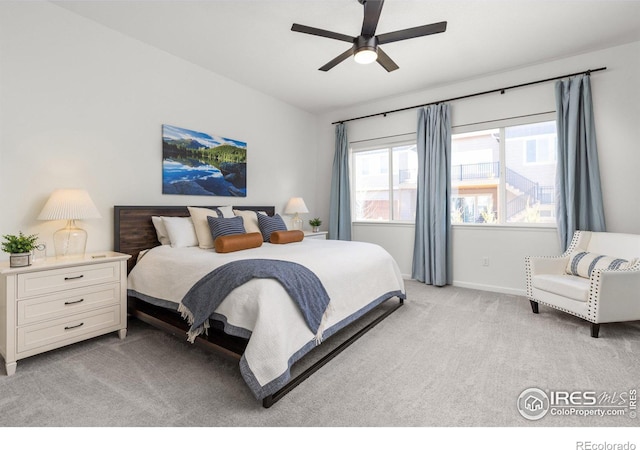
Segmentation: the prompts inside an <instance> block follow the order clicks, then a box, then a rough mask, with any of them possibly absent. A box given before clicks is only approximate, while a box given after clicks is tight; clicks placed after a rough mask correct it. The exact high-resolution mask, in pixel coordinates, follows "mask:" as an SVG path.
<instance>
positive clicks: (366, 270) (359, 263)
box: [128, 239, 404, 399]
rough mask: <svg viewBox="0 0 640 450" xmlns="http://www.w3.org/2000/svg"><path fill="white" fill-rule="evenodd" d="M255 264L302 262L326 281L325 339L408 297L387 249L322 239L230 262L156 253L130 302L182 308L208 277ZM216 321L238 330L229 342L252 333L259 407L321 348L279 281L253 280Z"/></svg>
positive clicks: (265, 248)
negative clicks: (233, 265)
mask: <svg viewBox="0 0 640 450" xmlns="http://www.w3.org/2000/svg"><path fill="white" fill-rule="evenodd" d="M248 258H263V259H280V260H287V261H293V262H297V263H299V264H302V265H304V266H306V267H308V268H309V269H311V270H312V271H313V272H314V273H315V274H316V275H317V276H318V278H320V280H321V281H322V284H323V285H324V287H325V289H326V291H327V293H328V294H329V297H330V299H331V302H330V305H329V308H328V309H327V316H326V318H325V324H324V330H325V337H326V336H328V335H330V334H333V333H334V332H335V331H337V329H339V328H341V327H343V326H345V325H346V324H347V323H349V322H350V321H352V320H353V319H354V318H357V317H355V316H358V314H357V313H358V312H360V311H361V310H362V309H363V308H365V309H366V307H367V306H368V305H369V304H371V303H372V302H375V301H380V300H381V299H383V298H388V297H390V296H393V295H397V294H398V293H401V294H402V296H404V282H403V279H402V276H401V274H400V270H399V268H398V266H397V264H396V262H395V261H394V259H393V258H392V257H391V256H390V255H389V253H387V252H386V251H385V250H384V249H383V248H381V247H380V246H378V245H374V244H368V243H363V242H346V241H333V240H327V241H325V240H317V239H305V240H303V241H302V242H296V243H290V244H285V245H276V244H269V243H265V244H263V245H262V247H259V248H255V249H250V250H243V251H238V252H233V253H224V254H223V253H216V252H215V251H213V250H202V249H199V248H197V247H188V248H172V247H170V246H168V245H163V246H159V247H155V248H153V249H151V250H150V251H149V252H147V253H146V254H145V255H144V256H143V257H142V258H141V259H140V260H139V261H138V263H137V264H136V266H135V267H134V268H133V270H132V271H131V273H130V274H129V279H128V289H129V294H130V295H133V296H139V297H140V298H142V299H145V298H148V297H150V298H153V299H160V300H165V301H169V302H175V303H176V304H179V303H180V301H181V300H182V298H183V297H184V295H185V294H186V293H187V292H188V291H189V289H190V288H191V286H193V284H194V283H196V282H197V281H198V280H199V279H200V278H202V277H203V276H204V275H206V274H207V273H209V272H211V271H212V270H213V269H215V268H216V267H219V266H221V265H223V264H226V263H228V262H231V261H235V260H238V259H248ZM139 294H141V295H139ZM216 313H217V315H219V316H223V317H224V319H225V320H226V322H227V324H228V325H231V326H229V327H228V329H226V330H225V331H227V332H229V333H230V334H240V335H242V334H243V333H238V329H240V330H248V331H250V338H249V342H248V345H247V348H246V350H245V353H244V355H243V358H242V361H241V370H242V375H243V377H244V379H245V381H246V382H247V384H248V385H249V387H250V388H251V389H252V391H253V393H254V395H255V396H256V397H257V398H258V399H261V398H264V397H266V396H268V395H270V394H272V393H274V392H275V391H277V390H278V389H279V388H280V387H282V386H283V385H284V384H286V381H287V380H288V379H289V369H290V367H291V365H292V364H293V363H294V362H295V361H296V360H297V359H299V358H300V357H301V356H302V355H303V354H304V353H306V352H308V351H309V350H310V349H311V348H313V345H315V341H314V338H315V335H314V334H313V333H312V332H311V330H310V329H309V328H308V326H307V325H306V323H305V321H304V319H303V317H302V314H301V313H300V311H299V310H298V308H297V306H296V305H295V303H294V302H293V301H292V300H291V298H290V297H289V295H288V294H287V293H286V291H285V290H284V288H283V287H282V286H281V285H280V284H279V283H278V282H277V281H275V280H272V279H254V280H252V281H250V282H248V283H246V284H244V285H242V286H240V287H238V288H236V289H235V290H234V291H232V293H231V295H229V296H228V297H227V298H226V299H225V300H224V301H223V302H222V304H221V305H220V306H219V307H218V309H217V310H216ZM234 328H237V329H234ZM244 334H245V336H248V335H249V333H244ZM185 338H186V334H185ZM311 342H314V344H313V345H310V343H311Z"/></svg>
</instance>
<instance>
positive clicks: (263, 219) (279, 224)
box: [257, 214, 287, 242]
mask: <svg viewBox="0 0 640 450" xmlns="http://www.w3.org/2000/svg"><path fill="white" fill-rule="evenodd" d="M257 217H258V226H259V227H260V232H261V233H262V239H263V240H264V241H265V242H269V239H270V238H271V233H273V232H274V231H287V226H286V225H285V223H284V220H282V217H280V214H276V215H275V216H273V217H271V216H265V215H263V214H257Z"/></svg>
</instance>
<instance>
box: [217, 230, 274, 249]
mask: <svg viewBox="0 0 640 450" xmlns="http://www.w3.org/2000/svg"><path fill="white" fill-rule="evenodd" d="M213 244H214V248H215V249H216V252H218V253H230V252H237V251H239V250H248V249H250V248H256V247H260V246H261V245H262V234H261V233H259V232H258V233H245V234H229V235H227V236H218V237H217V238H216V240H215V241H214V242H213Z"/></svg>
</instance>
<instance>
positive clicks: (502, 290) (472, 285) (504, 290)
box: [453, 280, 527, 297]
mask: <svg viewBox="0 0 640 450" xmlns="http://www.w3.org/2000/svg"><path fill="white" fill-rule="evenodd" d="M453 285H454V286H457V287H461V288H467V289H477V290H479V291H490V292H499V293H501V294H509V295H518V296H520V297H526V296H527V291H526V289H514V288H508V287H504V286H494V285H491V284H480V283H468V282H465V281H455V280H454V281H453Z"/></svg>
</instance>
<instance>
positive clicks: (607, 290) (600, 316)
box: [589, 262, 640, 323]
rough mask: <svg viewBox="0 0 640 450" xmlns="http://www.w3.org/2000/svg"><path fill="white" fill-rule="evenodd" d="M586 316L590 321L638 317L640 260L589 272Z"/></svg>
mask: <svg viewBox="0 0 640 450" xmlns="http://www.w3.org/2000/svg"><path fill="white" fill-rule="evenodd" d="M589 318H590V320H591V321H592V322H594V323H607V322H622V321H630V320H640V262H638V263H636V264H634V265H633V266H632V267H630V268H628V269H623V270H594V271H593V273H592V274H591V292H590V294H589Z"/></svg>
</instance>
